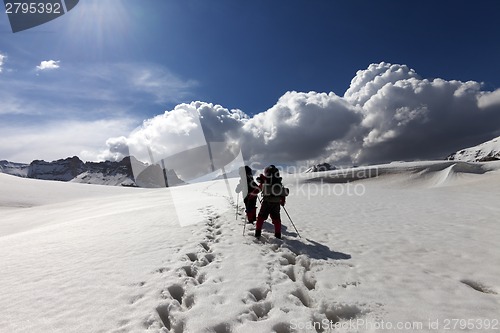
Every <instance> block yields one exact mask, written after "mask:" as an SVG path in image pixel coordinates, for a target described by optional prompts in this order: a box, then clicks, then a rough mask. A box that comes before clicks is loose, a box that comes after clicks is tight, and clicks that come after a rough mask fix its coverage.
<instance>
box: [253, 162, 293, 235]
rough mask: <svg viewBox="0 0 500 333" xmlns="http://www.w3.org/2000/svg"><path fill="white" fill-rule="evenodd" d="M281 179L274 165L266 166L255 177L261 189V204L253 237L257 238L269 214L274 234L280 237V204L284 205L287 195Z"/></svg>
mask: <svg viewBox="0 0 500 333" xmlns="http://www.w3.org/2000/svg"><path fill="white" fill-rule="evenodd" d="M281 180H282V178H281V177H280V174H279V170H278V168H276V167H275V166H274V165H270V166H268V167H267V168H266V169H265V170H264V174H263V175H262V174H261V175H260V176H259V177H258V178H257V181H259V182H260V185H259V188H260V189H261V190H262V206H261V207H260V212H259V216H258V218H257V225H256V227H255V237H257V238H259V237H260V235H261V232H262V225H263V224H264V221H265V220H266V219H267V217H268V216H269V215H271V220H272V222H273V224H274V236H275V237H276V238H281V217H280V206H285V196H286V195H288V193H287V189H286V188H285V187H283V184H282V183H281Z"/></svg>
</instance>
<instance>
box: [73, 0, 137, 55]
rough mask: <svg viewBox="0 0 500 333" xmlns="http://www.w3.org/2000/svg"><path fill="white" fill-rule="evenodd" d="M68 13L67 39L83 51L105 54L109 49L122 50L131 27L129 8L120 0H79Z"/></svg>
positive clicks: (129, 34) (128, 39) (128, 38)
mask: <svg viewBox="0 0 500 333" xmlns="http://www.w3.org/2000/svg"><path fill="white" fill-rule="evenodd" d="M68 15H70V16H69V17H68V20H69V21H68V22H69V29H68V33H69V36H68V38H67V39H66V40H65V42H66V43H74V45H75V46H77V47H78V48H80V49H82V52H93V53H95V54H96V55H97V56H107V55H109V53H108V52H109V51H114V52H120V51H125V45H126V43H127V42H128V41H130V38H131V34H132V30H133V29H132V27H131V24H132V20H131V18H130V11H129V10H127V8H126V7H125V6H124V4H123V1H120V0H106V1H102V0H90V1H80V3H79V5H78V7H76V8H75V10H73V11H71V12H69V13H68ZM66 46H67V45H66Z"/></svg>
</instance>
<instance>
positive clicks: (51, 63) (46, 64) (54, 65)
mask: <svg viewBox="0 0 500 333" xmlns="http://www.w3.org/2000/svg"><path fill="white" fill-rule="evenodd" d="M60 62H61V61H59V60H57V61H56V60H44V61H42V62H41V63H40V65H38V66H36V69H37V71H45V70H53V69H58V68H59V67H61V66H60V65H59V63H60Z"/></svg>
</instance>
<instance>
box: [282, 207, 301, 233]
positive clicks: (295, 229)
mask: <svg viewBox="0 0 500 333" xmlns="http://www.w3.org/2000/svg"><path fill="white" fill-rule="evenodd" d="M283 209H284V210H285V213H286V216H288V219H289V220H290V222H292V225H293V227H294V228H295V231H297V235H298V236H299V237H300V238H302V237H301V236H300V234H299V231H298V230H297V228H296V227H295V224H293V221H292V218H291V217H290V214H288V211H287V210H286V208H285V206H283Z"/></svg>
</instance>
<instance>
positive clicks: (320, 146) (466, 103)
mask: <svg viewBox="0 0 500 333" xmlns="http://www.w3.org/2000/svg"><path fill="white" fill-rule="evenodd" d="M498 96H499V93H498V91H495V92H493V93H491V92H485V91H482V90H481V84H480V83H478V82H475V81H468V82H462V81H456V80H451V81H447V80H443V79H433V80H428V79H425V78H421V77H420V76H419V75H418V74H417V73H416V71H415V70H413V69H411V68H409V67H408V66H405V65H393V64H389V63H379V64H371V65H370V66H369V67H368V68H367V69H366V70H362V71H358V72H357V73H356V76H355V77H354V78H353V80H352V81H351V86H350V87H349V89H348V90H347V91H346V93H345V95H344V96H338V95H336V94H335V93H333V92H330V93H318V92H307V93H306V92H295V91H291V92H287V93H285V94H284V95H283V96H282V97H281V98H279V100H278V101H277V102H276V104H275V105H274V106H273V107H271V108H270V109H268V110H266V111H264V112H261V113H259V114H256V115H253V116H250V115H247V114H245V113H244V112H243V111H241V110H228V109H226V108H224V107H223V106H220V105H214V104H211V103H204V102H192V103H190V104H179V105H178V106H176V107H175V108H174V109H173V110H170V111H167V112H165V113H164V114H163V115H159V116H157V117H154V118H152V119H149V120H147V121H145V122H144V124H143V125H142V126H141V127H140V128H139V129H137V130H136V131H134V132H133V133H132V134H130V135H129V136H128V137H120V138H115V139H110V140H108V141H107V149H106V150H105V151H103V152H102V153H101V155H100V156H101V158H113V159H117V158H118V159H119V158H121V157H123V156H124V155H126V154H128V153H130V154H132V155H134V153H135V154H137V155H139V156H144V157H145V159H146V160H147V158H148V155H149V156H150V155H151V154H153V155H156V156H160V155H162V156H178V158H179V159H183V158H185V159H188V158H187V154H184V157H181V156H182V152H183V151H184V152H185V151H188V150H192V149H194V148H195V147H197V146H201V145H203V144H205V143H206V141H209V142H219V146H220V145H222V148H221V149H219V151H233V152H234V151H235V150H237V149H240V148H241V149H242V152H243V156H244V157H245V158H246V159H247V160H249V161H252V162H262V163H263V164H267V163H294V162H303V161H325V160H328V161H332V162H339V163H340V162H343V163H378V162H388V161H392V160H401V159H426V158H444V157H445V156H446V155H447V154H448V153H451V152H453V151H456V150H457V149H458V148H460V147H464V146H467V145H475V144H478V143H480V142H482V141H486V140H488V139H490V138H491V137H494V136H498V135H500V133H499V132H500V125H499V124H500V103H499V101H500V99H499V97H498ZM145 143H147V144H145ZM147 147H149V148H147ZM148 149H149V151H148ZM176 154H177V155H176ZM179 154H181V155H179ZM171 162H172V161H171Z"/></svg>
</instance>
